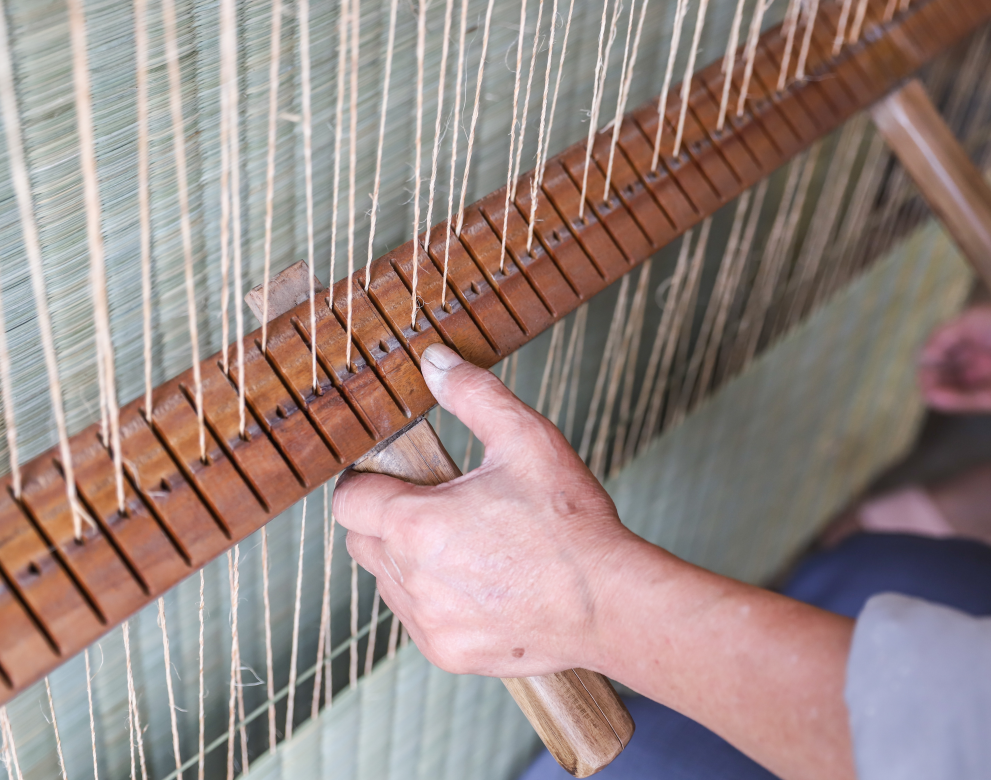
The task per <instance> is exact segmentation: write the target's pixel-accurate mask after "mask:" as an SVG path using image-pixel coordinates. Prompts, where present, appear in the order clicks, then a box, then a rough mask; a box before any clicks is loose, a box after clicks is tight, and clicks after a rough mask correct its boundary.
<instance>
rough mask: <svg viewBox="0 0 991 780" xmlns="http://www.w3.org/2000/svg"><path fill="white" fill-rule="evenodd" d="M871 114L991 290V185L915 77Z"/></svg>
mask: <svg viewBox="0 0 991 780" xmlns="http://www.w3.org/2000/svg"><path fill="white" fill-rule="evenodd" d="M871 115H872V117H873V119H874V124H875V125H877V129H878V131H879V132H880V133H881V135H882V137H883V138H884V140H885V141H886V142H887V143H888V146H890V147H891V149H892V151H894V153H895V154H896V155H897V156H898V159H899V160H900V161H901V164H902V165H904V166H905V170H906V171H908V174H909V176H911V177H912V180H913V181H914V182H915V184H916V186H917V187H918V188H919V192H921V193H922V197H924V198H925V199H926V202H927V203H928V204H929V207H930V208H931V209H932V210H933V212H934V213H935V214H936V216H937V217H939V219H940V221H941V222H942V223H943V226H944V227H945V228H946V230H947V232H948V233H949V234H950V235H951V236H952V237H953V240H954V241H955V242H956V244H957V246H958V248H959V249H960V251H961V252H962V253H963V255H964V257H966V258H967V260H969V261H970V264H971V265H972V266H973V268H974V270H975V271H976V272H977V273H978V275H979V276H980V277H981V278H982V279H983V280H984V283H985V284H986V285H988V286H989V287H991V187H988V183H987V181H986V180H985V179H984V177H983V176H982V175H981V172H980V171H978V170H977V168H976V167H975V166H974V163H973V162H971V160H970V157H968V156H967V152H966V151H965V150H964V149H963V147H962V146H960V142H959V141H957V139H956V136H954V135H953V131H952V130H950V128H949V127H947V125H946V122H944V121H943V117H942V116H940V114H939V111H938V110H937V109H936V107H935V106H934V105H933V104H932V101H931V100H930V99H929V96H928V95H927V94H926V90H925V87H923V86H922V83H921V82H920V81H919V80H918V79H912V80H911V81H909V82H908V83H907V84H905V86H903V87H901V88H900V89H898V90H896V91H895V92H892V93H891V94H890V95H888V97H886V98H884V99H883V100H881V101H880V102H879V103H877V104H876V105H875V106H874V108H873V109H871Z"/></svg>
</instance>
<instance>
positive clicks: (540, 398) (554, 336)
mask: <svg viewBox="0 0 991 780" xmlns="http://www.w3.org/2000/svg"><path fill="white" fill-rule="evenodd" d="M563 332H564V320H558V321H557V322H555V323H554V327H553V328H551V343H550V346H549V347H548V348H547V359H546V360H545V361H544V371H543V374H541V377H540V392H539V393H538V394H537V404H536V406H534V407H533V408H534V410H536V412H537V414H540V413H541V411H542V410H543V408H544V399H545V398H546V397H547V387H548V384H549V383H550V379H551V369H552V368H553V366H554V361H555V359H556V358H555V356H556V355H557V345H558V342H559V341H560V340H561V334H562V333H563Z"/></svg>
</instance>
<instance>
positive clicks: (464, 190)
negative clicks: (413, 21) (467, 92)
mask: <svg viewBox="0 0 991 780" xmlns="http://www.w3.org/2000/svg"><path fill="white" fill-rule="evenodd" d="M493 6H495V0H489V4H488V5H487V6H486V8H485V24H484V26H483V28H482V54H481V57H480V58H479V60H478V76H477V77H476V79H475V106H474V108H472V110H471V124H470V125H469V128H468V150H467V152H466V153H465V172H464V174H463V175H462V179H461V200H460V203H459V205H458V222H457V227H456V228H455V230H454V232H455V234H456V235H457V236H458V237H459V238H460V237H461V226H462V225H463V224H464V219H465V197H466V196H467V194H468V174H469V172H470V171H471V153H472V151H473V150H474V148H475V128H476V126H477V125H478V110H479V108H480V106H481V102H482V77H483V76H484V75H485V57H486V54H487V53H488V50H489V31H490V30H491V28H492V8H493ZM390 658H391V656H390Z"/></svg>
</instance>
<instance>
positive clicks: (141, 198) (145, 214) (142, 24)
mask: <svg viewBox="0 0 991 780" xmlns="http://www.w3.org/2000/svg"><path fill="white" fill-rule="evenodd" d="M134 49H135V82H136V86H137V115H138V219H139V222H140V229H141V317H142V334H143V336H144V372H145V416H146V417H147V419H148V420H151V417H152V387H153V386H152V378H151V368H152V365H151V364H152V354H151V338H152V333H151V198H150V197H149V173H148V169H149V162H148V147H149V140H148V0H134ZM9 397H10V396H8V398H9Z"/></svg>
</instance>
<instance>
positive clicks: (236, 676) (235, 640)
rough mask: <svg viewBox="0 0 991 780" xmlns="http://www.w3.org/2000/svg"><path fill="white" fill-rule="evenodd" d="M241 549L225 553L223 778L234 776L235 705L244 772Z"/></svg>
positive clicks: (237, 547) (246, 751)
mask: <svg viewBox="0 0 991 780" xmlns="http://www.w3.org/2000/svg"><path fill="white" fill-rule="evenodd" d="M240 567H241V547H240V545H237V544H235V545H234V554H233V556H232V555H231V551H230V550H228V551H227V584H228V588H229V590H230V597H231V677H230V688H229V698H228V701H227V713H228V715H227V717H228V725H227V778H228V780H233V777H234V722H235V704H236V705H237V719H238V723H239V724H240V725H239V727H238V732H239V734H240V737H241V770H242V771H243V773H244V774H247V773H248V735H247V730H246V728H245V725H244V694H243V690H244V687H243V685H242V682H241V638H240V635H239V632H238V619H237V617H238V604H239V603H240V590H241V570H240Z"/></svg>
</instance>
